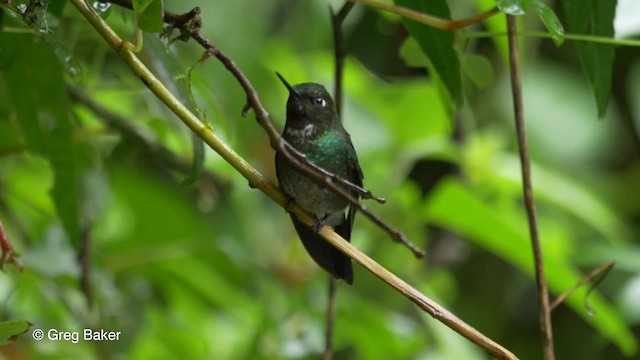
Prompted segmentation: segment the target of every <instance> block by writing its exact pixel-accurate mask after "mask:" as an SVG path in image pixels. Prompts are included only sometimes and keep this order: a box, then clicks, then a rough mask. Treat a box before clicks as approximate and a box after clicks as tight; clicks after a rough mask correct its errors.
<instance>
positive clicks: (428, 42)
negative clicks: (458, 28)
mask: <svg viewBox="0 0 640 360" xmlns="http://www.w3.org/2000/svg"><path fill="white" fill-rule="evenodd" d="M395 3H396V4H398V5H400V6H404V7H407V8H411V9H414V10H417V11H420V12H423V13H426V14H430V15H434V16H438V17H441V18H445V19H450V18H451V14H450V12H449V6H448V5H447V2H446V1H445V0H395ZM402 21H403V23H404V25H405V26H406V28H407V29H408V30H409V32H410V33H411V35H412V36H413V37H414V38H415V39H416V40H417V41H418V43H419V44H420V48H421V49H422V51H423V52H424V53H425V54H426V55H427V57H428V58H429V61H430V66H429V71H430V72H432V73H435V74H437V76H438V77H439V78H440V80H441V81H442V83H443V84H444V86H445V88H446V89H447V92H448V93H449V96H450V98H451V99H452V100H453V102H454V103H456V104H460V103H461V102H462V80H461V79H460V61H459V60H458V54H457V52H456V50H455V49H454V36H453V32H450V31H444V30H440V29H436V28H433V27H430V26H426V25H424V24H420V23H418V22H416V21H413V20H409V19H406V18H403V19H402Z"/></svg>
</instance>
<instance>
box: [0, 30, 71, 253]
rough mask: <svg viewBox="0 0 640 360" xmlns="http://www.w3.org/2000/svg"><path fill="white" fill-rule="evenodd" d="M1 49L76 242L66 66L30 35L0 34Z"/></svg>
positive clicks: (33, 144)
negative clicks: (48, 163) (52, 176)
mask: <svg viewBox="0 0 640 360" xmlns="http://www.w3.org/2000/svg"><path fill="white" fill-rule="evenodd" d="M0 48H2V50H3V51H2V52H0V67H2V68H3V69H4V72H5V77H4V80H5V84H6V88H7V92H8V93H9V96H10V98H11V101H12V105H13V108H14V109H15V112H16V116H17V119H18V124H19V126H20V129H21V131H22V134H23V135H24V137H25V140H26V143H27V147H28V148H29V150H30V151H32V152H34V153H37V154H40V155H42V156H44V157H45V158H47V159H48V160H49V162H50V164H51V167H52V169H53V172H54V185H53V189H52V190H51V195H52V197H53V201H54V203H55V205H56V209H57V212H58V215H59V217H60V219H61V221H62V224H63V226H64V229H65V231H66V233H67V235H68V236H69V239H70V240H71V242H72V243H73V244H75V245H77V244H79V242H80V230H79V229H80V226H79V216H78V213H79V211H78V194H77V188H78V187H77V175H76V157H75V144H74V140H73V128H72V125H71V118H70V114H69V112H68V110H69V101H68V96H67V91H66V88H65V84H64V80H63V69H62V67H61V66H60V63H59V62H58V59H57V58H56V55H55V54H54V52H53V51H52V50H51V48H50V47H48V44H47V43H46V42H37V41H36V38H34V37H33V36H31V35H13V34H0ZM34 69H37V71H34ZM17 84H24V86H17Z"/></svg>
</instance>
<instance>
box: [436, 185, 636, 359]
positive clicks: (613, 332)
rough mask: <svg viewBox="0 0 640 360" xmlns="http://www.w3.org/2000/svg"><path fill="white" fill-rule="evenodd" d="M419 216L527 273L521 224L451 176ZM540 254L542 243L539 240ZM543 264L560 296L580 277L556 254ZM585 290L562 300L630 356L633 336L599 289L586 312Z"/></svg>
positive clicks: (527, 254)
mask: <svg viewBox="0 0 640 360" xmlns="http://www.w3.org/2000/svg"><path fill="white" fill-rule="evenodd" d="M461 209H464V215H462V214H461ZM424 215H425V218H426V219H427V220H428V221H429V222H431V223H432V224H434V225H437V226H441V227H445V228H448V229H450V230H452V231H454V232H456V233H458V234H460V235H461V236H464V237H465V239H467V240H468V241H471V242H473V243H475V244H476V245H477V246H480V247H482V248H484V249H486V250H488V251H491V252H492V253H494V254H496V255H497V256H499V257H500V258H502V259H504V260H505V261H507V262H509V263H511V264H512V265H513V266H515V267H517V268H519V269H520V270H521V271H523V272H524V273H526V274H528V275H529V276H531V277H533V261H532V260H533V259H532V256H531V246H530V241H529V234H528V231H527V225H526V223H525V222H524V221H523V219H522V217H518V216H515V215H514V214H513V212H512V211H508V210H504V209H503V208H499V207H495V206H491V204H490V203H488V202H486V201H485V200H484V199H482V198H481V197H480V196H478V195H477V191H474V190H472V189H470V188H469V187H467V186H466V185H463V184H462V183H461V182H460V181H459V180H457V179H448V180H444V181H443V182H441V183H440V185H438V187H437V188H436V189H435V190H434V191H433V195H432V196H431V197H430V198H429V200H428V201H427V203H426V204H425V207H424ZM542 246H543V253H544V248H545V246H544V241H543V244H542ZM544 267H545V272H546V278H547V282H548V284H549V289H550V291H552V292H554V293H556V294H560V293H562V292H564V291H566V290H567V289H569V288H571V287H572V286H573V285H575V284H576V283H578V281H579V280H580V279H581V277H582V275H581V274H580V273H579V272H578V270H577V269H576V268H575V267H574V266H573V265H572V264H570V263H567V261H566V260H565V258H564V257H563V256H562V254H557V253H554V252H551V251H549V252H547V253H544ZM586 291H587V289H586V288H584V287H582V288H580V289H578V290H577V291H576V293H574V294H573V295H572V296H570V297H569V298H568V299H567V300H566V301H565V303H566V304H567V305H568V306H570V307H571V308H573V310H574V311H575V312H576V313H578V314H579V315H580V316H582V317H583V318H584V319H585V321H587V322H588V323H590V324H592V325H593V326H594V327H595V328H596V329H598V331H599V332H600V334H602V336H604V337H606V338H607V339H609V341H611V342H613V343H615V344H616V345H617V346H618V347H619V348H620V349H621V350H622V352H623V353H625V354H626V355H628V356H630V355H632V354H634V353H635V352H636V351H637V349H638V341H637V340H636V339H635V337H634V336H633V334H632V333H631V331H630V330H629V328H628V327H627V325H626V324H625V321H624V320H623V318H622V315H621V314H620V312H619V311H618V310H617V309H616V308H615V307H613V306H611V304H609V303H608V302H607V301H606V300H605V299H604V298H603V297H602V295H600V293H599V292H597V291H594V292H593V293H591V295H590V296H589V303H590V305H591V306H592V307H593V309H594V310H595V312H596V315H595V316H593V317H592V316H590V315H589V314H588V312H587V310H586V309H585V308H584V305H583V302H582V301H583V299H584V296H585V295H586Z"/></svg>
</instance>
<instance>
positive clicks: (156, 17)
mask: <svg viewBox="0 0 640 360" xmlns="http://www.w3.org/2000/svg"><path fill="white" fill-rule="evenodd" d="M132 3H133V10H134V11H135V13H136V19H137V20H138V22H137V24H138V27H139V28H140V30H142V31H147V32H160V31H162V26H163V21H162V16H163V10H164V5H163V0H133V2H132Z"/></svg>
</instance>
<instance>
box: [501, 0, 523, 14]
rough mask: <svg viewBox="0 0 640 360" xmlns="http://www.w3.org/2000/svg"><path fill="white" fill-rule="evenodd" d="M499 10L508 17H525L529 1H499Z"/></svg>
mask: <svg viewBox="0 0 640 360" xmlns="http://www.w3.org/2000/svg"><path fill="white" fill-rule="evenodd" d="M496 4H497V5H498V9H500V11H502V12H503V13H505V14H507V15H524V14H525V13H526V12H527V7H528V5H529V0H497V1H496Z"/></svg>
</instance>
